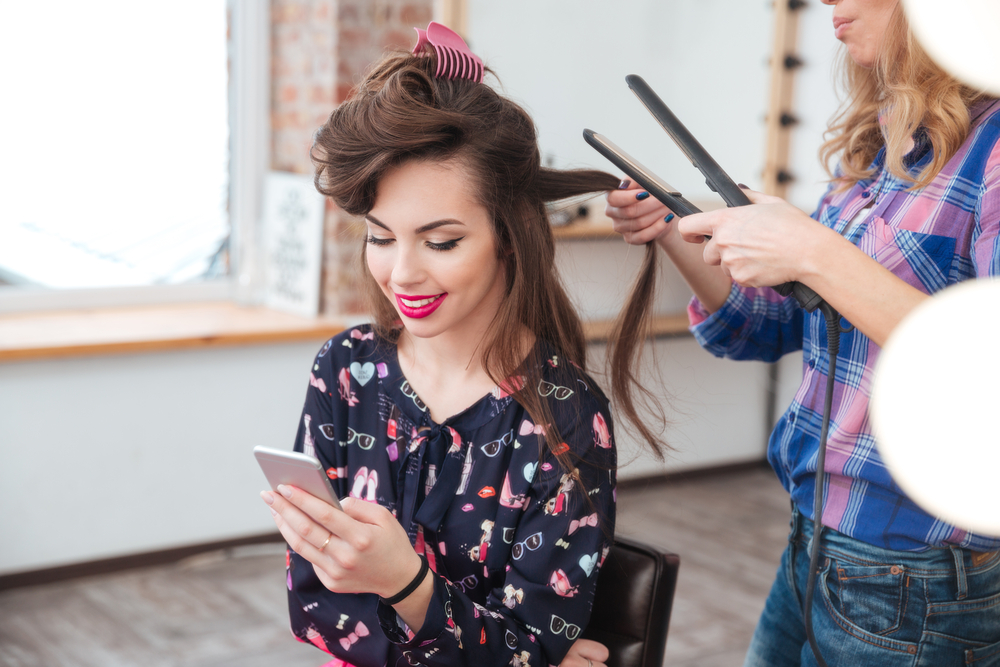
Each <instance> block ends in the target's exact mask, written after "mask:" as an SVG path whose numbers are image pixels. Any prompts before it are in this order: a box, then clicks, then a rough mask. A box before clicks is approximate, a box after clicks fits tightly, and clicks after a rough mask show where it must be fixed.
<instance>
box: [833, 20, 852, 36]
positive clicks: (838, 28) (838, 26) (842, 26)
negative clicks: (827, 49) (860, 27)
mask: <svg viewBox="0 0 1000 667" xmlns="http://www.w3.org/2000/svg"><path fill="white" fill-rule="evenodd" d="M853 22H854V20H853V19H845V18H843V17H840V16H835V17H834V18H833V34H834V36H836V38H837V39H840V38H842V37H843V35H844V32H845V31H846V29H847V28H846V26H848V25H850V24H851V23H853Z"/></svg>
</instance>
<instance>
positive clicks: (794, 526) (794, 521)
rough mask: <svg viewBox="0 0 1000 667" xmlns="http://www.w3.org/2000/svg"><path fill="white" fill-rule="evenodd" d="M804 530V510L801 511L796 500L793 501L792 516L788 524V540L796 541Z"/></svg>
mask: <svg viewBox="0 0 1000 667" xmlns="http://www.w3.org/2000/svg"><path fill="white" fill-rule="evenodd" d="M801 532H802V512H800V511H799V507H798V505H796V504H795V501H794V500H793V501H792V518H791V519H790V521H789V526H788V541H789V542H794V541H795V540H796V539H798V537H799V535H800V534H801Z"/></svg>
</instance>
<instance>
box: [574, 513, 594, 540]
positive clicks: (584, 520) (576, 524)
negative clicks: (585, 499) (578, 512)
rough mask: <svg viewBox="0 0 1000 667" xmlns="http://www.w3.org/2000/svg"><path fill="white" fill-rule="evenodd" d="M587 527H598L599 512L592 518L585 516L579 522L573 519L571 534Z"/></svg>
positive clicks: (591, 516)
mask: <svg viewBox="0 0 1000 667" xmlns="http://www.w3.org/2000/svg"><path fill="white" fill-rule="evenodd" d="M585 526H593V527H595V528H596V527H597V512H594V513H593V514H591V515H590V516H585V517H583V518H582V519H580V520H579V521H577V520H576V519H573V520H572V521H570V522H569V534H570V535H572V534H573V533H575V532H576V531H577V530H578V529H580V528H584V527H585Z"/></svg>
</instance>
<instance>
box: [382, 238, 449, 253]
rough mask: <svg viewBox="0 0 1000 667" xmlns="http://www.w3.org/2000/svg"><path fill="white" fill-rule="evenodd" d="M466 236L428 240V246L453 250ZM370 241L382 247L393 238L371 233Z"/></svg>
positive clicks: (442, 250)
mask: <svg viewBox="0 0 1000 667" xmlns="http://www.w3.org/2000/svg"><path fill="white" fill-rule="evenodd" d="M464 238H465V237H464V236H463V237H461V238H457V239H452V240H450V241H445V242H443V243H431V242H430V241H428V242H427V247H429V248H430V249H431V250H437V251H438V252H445V251H447V250H453V249H454V248H456V247H457V246H458V242H459V241H461V240H462V239H464ZM368 243H370V244H371V245H373V246H375V247H377V248H381V247H383V246H387V245H389V244H390V243H392V239H380V238H378V237H377V236H372V235H371V234H369V235H368Z"/></svg>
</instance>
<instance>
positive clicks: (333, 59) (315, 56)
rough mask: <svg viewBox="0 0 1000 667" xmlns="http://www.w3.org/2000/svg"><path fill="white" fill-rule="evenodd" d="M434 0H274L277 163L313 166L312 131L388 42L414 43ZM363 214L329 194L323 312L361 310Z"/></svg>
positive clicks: (289, 167)
mask: <svg viewBox="0 0 1000 667" xmlns="http://www.w3.org/2000/svg"><path fill="white" fill-rule="evenodd" d="M433 5H434V0H272V1H271V21H272V44H271V77H272V79H271V85H272V107H271V127H272V168H274V169H277V170H281V171H291V172H297V173H303V174H308V173H312V164H311V163H310V162H309V147H310V146H311V145H312V137H313V133H314V132H315V131H316V129H317V128H318V127H319V126H320V125H322V124H323V122H325V121H326V119H327V117H328V116H329V115H330V112H331V111H332V110H333V108H334V105H335V104H338V103H340V102H342V101H343V100H345V99H346V98H347V96H348V95H349V94H350V91H351V89H352V88H353V87H354V85H355V84H356V83H357V82H358V81H359V80H360V77H361V74H362V73H363V72H364V70H365V69H366V68H367V67H368V65H369V64H371V62H372V61H374V60H375V59H377V58H378V57H379V56H380V55H381V54H382V53H383V51H385V49H386V48H389V47H401V48H409V47H411V46H413V44H414V43H415V41H416V33H414V32H413V28H414V27H418V26H419V27H426V25H427V23H428V22H429V21H430V20H431V18H432V15H433ZM360 244H361V235H360V234H359V232H358V224H357V221H356V220H354V219H353V218H352V217H351V216H348V215H347V214H345V213H343V212H342V211H340V210H339V209H337V208H336V207H335V206H333V204H332V203H330V202H329V201H328V202H327V216H326V223H325V230H324V245H323V297H322V310H323V312H324V313H359V312H361V309H362V305H361V304H360V303H359V302H358V299H357V296H356V295H357V288H356V285H357V276H358V270H357V269H358V264H357V260H356V257H357V256H358V254H359V252H360Z"/></svg>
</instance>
